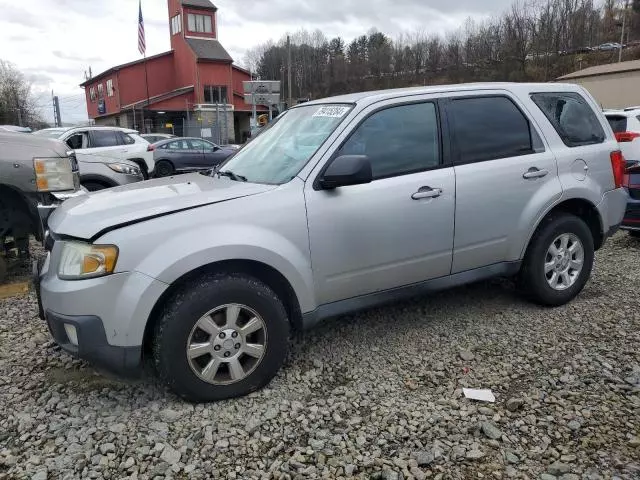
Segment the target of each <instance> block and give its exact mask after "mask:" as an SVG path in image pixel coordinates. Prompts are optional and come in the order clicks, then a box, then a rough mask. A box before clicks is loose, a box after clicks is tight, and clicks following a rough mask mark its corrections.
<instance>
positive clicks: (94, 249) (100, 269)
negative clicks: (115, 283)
mask: <svg viewBox="0 0 640 480" xmlns="http://www.w3.org/2000/svg"><path fill="white" fill-rule="evenodd" d="M117 260H118V247H116V246H115V245H91V244H89V243H82V242H64V246H63V247H62V256H61V258H60V265H59V267H58V276H59V277H60V278H61V279H63V280H80V279H83V278H95V277H102V276H105V275H109V274H111V273H113V271H114V270H115V268H116V261H117Z"/></svg>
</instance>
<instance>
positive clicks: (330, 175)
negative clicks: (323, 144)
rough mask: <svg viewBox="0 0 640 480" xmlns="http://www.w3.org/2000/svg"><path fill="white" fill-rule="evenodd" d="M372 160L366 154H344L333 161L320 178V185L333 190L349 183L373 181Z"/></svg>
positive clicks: (357, 183) (356, 183) (359, 183)
mask: <svg viewBox="0 0 640 480" xmlns="http://www.w3.org/2000/svg"><path fill="white" fill-rule="evenodd" d="M371 180H373V174H372V173H371V162H370V161H369V157H367V156H366V155H342V156H340V157H337V158H336V159H334V160H333V162H331V165H329V167H328V168H327V169H326V170H325V172H324V175H322V178H321V179H320V182H319V183H320V186H321V187H322V188H323V189H325V190H331V189H334V188H338V187H346V186H347V185H361V184H363V183H371Z"/></svg>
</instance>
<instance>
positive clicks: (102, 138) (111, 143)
mask: <svg viewBox="0 0 640 480" xmlns="http://www.w3.org/2000/svg"><path fill="white" fill-rule="evenodd" d="M118 133H119V132H117V131H115V130H93V131H92V132H91V148H99V147H116V146H118V145H119V144H120V140H119V138H118Z"/></svg>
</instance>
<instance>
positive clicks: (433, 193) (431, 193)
mask: <svg viewBox="0 0 640 480" xmlns="http://www.w3.org/2000/svg"><path fill="white" fill-rule="evenodd" d="M440 195H442V189H441V188H431V187H420V188H419V189H418V191H417V192H416V193H414V194H413V195H411V198H412V199H414V200H421V199H423V198H436V197H439V196H440Z"/></svg>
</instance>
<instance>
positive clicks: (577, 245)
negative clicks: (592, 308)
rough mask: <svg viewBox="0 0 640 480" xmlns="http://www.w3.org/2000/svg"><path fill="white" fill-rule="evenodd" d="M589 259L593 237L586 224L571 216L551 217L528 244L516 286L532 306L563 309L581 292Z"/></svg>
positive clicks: (588, 273)
mask: <svg viewBox="0 0 640 480" xmlns="http://www.w3.org/2000/svg"><path fill="white" fill-rule="evenodd" d="M593 259H594V245H593V237H592V234H591V231H590V229H589V227H588V226H587V224H586V223H585V222H584V221H582V220H581V219H580V218H578V217H576V216H575V215H571V214H568V213H558V214H552V215H551V216H549V217H547V218H546V219H544V220H543V222H542V224H541V225H540V226H539V227H538V230H537V231H536V233H535V234H534V236H533V239H532V240H531V243H530V244H529V248H528V249H527V253H526V255H525V259H524V262H523V265H522V269H521V271H520V278H519V280H520V286H521V288H522V289H523V291H524V293H525V294H526V295H527V296H529V298H531V299H532V300H533V301H534V302H536V303H539V304H542V305H547V306H558V305H563V304H565V303H567V302H569V301H571V300H572V299H573V298H574V297H575V296H576V295H578V293H580V291H581V290H582V289H583V288H584V286H585V284H586V283H587V280H588V279H589V276H590V275H591V268H592V267H593Z"/></svg>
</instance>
